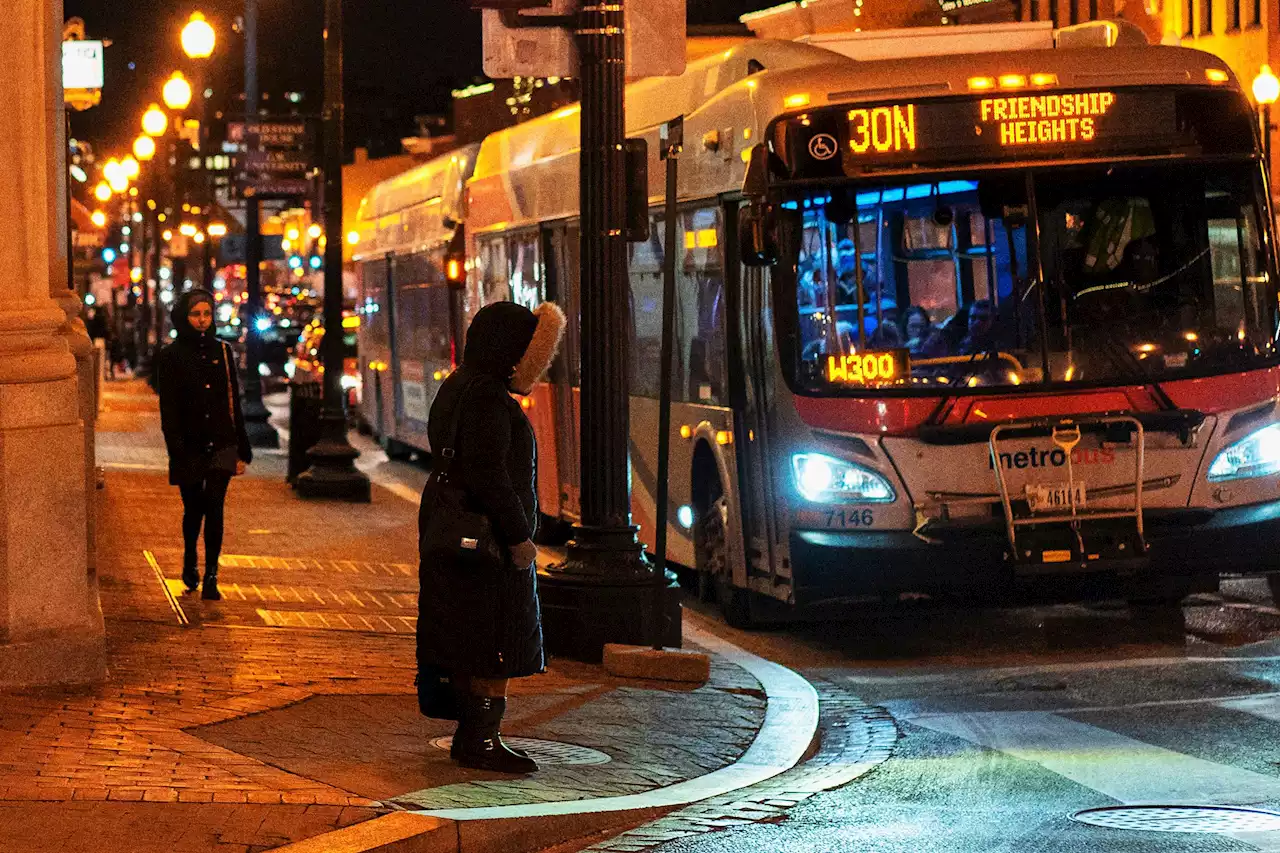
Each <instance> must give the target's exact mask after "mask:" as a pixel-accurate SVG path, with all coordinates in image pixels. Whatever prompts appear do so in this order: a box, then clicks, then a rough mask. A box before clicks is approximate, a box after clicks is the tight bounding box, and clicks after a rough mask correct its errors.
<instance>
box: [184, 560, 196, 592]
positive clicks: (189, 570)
mask: <svg viewBox="0 0 1280 853" xmlns="http://www.w3.org/2000/svg"><path fill="white" fill-rule="evenodd" d="M182 582H183V583H184V584H185V585H186V587H187V592H195V591H196V590H197V589H199V588H200V572H199V571H197V570H196V561H195V558H194V557H193V558H192V559H190V560H184V561H183V563H182Z"/></svg>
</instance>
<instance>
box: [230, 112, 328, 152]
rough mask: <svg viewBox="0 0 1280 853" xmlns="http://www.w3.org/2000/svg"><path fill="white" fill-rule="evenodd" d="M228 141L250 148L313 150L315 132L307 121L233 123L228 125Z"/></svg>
mask: <svg viewBox="0 0 1280 853" xmlns="http://www.w3.org/2000/svg"><path fill="white" fill-rule="evenodd" d="M227 141H228V142H232V143H235V144H237V145H245V146H247V147H249V148H264V149H265V148H311V147H313V146H314V144H315V132H314V130H313V128H312V125H311V122H309V121H308V120H307V119H288V120H272V121H250V122H243V121H233V122H230V123H229V124H228V125H227Z"/></svg>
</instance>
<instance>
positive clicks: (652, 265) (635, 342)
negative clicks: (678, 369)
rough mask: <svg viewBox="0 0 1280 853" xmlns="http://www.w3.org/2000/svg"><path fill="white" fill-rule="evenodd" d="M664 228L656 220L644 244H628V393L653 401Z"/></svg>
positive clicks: (658, 352) (659, 333)
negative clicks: (629, 296)
mask: <svg viewBox="0 0 1280 853" xmlns="http://www.w3.org/2000/svg"><path fill="white" fill-rule="evenodd" d="M664 227H665V224H664V222H663V220H662V219H661V218H660V217H655V218H654V220H653V222H652V223H651V225H650V228H649V239H648V240H647V241H645V242H643V243H631V244H629V245H630V251H631V353H630V359H631V393H632V394H634V395H636V396H637V397H653V398H656V397H657V396H658V365H659V363H660V361H661V359H660V356H661V354H662V249H663V247H662V242H663V235H664V233H665V232H664ZM675 375H677V376H678V375H679V374H678V373H677V374H675ZM676 387H679V386H678V385H677V386H676Z"/></svg>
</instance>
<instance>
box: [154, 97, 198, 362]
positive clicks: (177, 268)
mask: <svg viewBox="0 0 1280 853" xmlns="http://www.w3.org/2000/svg"><path fill="white" fill-rule="evenodd" d="M161 95H162V96H163V98H164V105H165V106H166V107H168V108H169V109H170V110H173V112H174V114H175V117H174V121H173V130H174V132H173V134H172V136H173V175H172V177H173V212H174V216H175V217H176V216H180V215H181V211H182V205H183V203H184V199H185V198H186V194H187V192H186V180H187V163H186V160H187V157H186V152H185V151H184V150H183V148H184V145H183V140H182V111H183V110H185V109H186V108H187V107H189V106H190V105H191V96H192V89H191V84H190V83H189V82H187V78H186V77H184V76H183V75H182V72H181V71H175V72H173V76H171V77H170V78H169V80H168V81H167V82H166V83H165V84H164V89H163V90H162V92H161ZM170 257H171V261H172V269H173V287H174V290H175V291H177V292H181V291H182V289H183V288H184V287H185V282H186V278H187V259H186V256H185V253H184V254H181V255H178V254H172V253H171V255H170ZM157 346H159V344H157Z"/></svg>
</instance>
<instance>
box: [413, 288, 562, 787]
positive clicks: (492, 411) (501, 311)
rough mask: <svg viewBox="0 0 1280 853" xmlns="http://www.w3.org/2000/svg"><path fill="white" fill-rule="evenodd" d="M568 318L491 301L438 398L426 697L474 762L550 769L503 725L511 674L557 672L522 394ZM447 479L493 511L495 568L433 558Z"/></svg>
mask: <svg viewBox="0 0 1280 853" xmlns="http://www.w3.org/2000/svg"><path fill="white" fill-rule="evenodd" d="M564 325H565V319H564V313H563V312H562V311H561V310H560V309H559V308H558V307H557V306H555V305H554V304H552V303H549V302H547V303H543V304H542V305H540V306H539V307H538V308H537V309H535V310H533V311H530V310H529V309H528V308H525V307H524V306H522V305H517V304H515V303H513V302H498V303H494V304H492V305H487V306H485V307H484V308H482V309H481V310H480V311H479V312H477V313H476V316H475V319H474V320H472V322H471V327H470V328H469V329H468V331H467V341H466V349H465V351H464V355H463V359H462V366H461V367H460V368H458V370H457V371H456V372H454V373H453V374H451V375H450V376H449V377H448V378H447V379H446V380H445V381H444V383H443V384H442V385H441V386H440V390H439V392H438V393H437V394H436V398H435V402H434V403H432V405H431V414H430V421H429V422H428V425H427V433H428V437H429V438H430V440H431V446H432V447H433V448H440V449H441V450H440V451H439V452H437V453H436V454H435V459H436V466H435V470H434V471H433V472H432V476H431V479H430V480H429V481H428V482H427V485H426V488H425V489H424V490H423V495H422V509H421V511H420V513H419V516H418V530H419V551H420V553H421V554H422V562H421V565H420V569H419V572H418V579H419V594H418V698H419V704H420V707H421V709H422V711H423V713H424V714H426V715H427V716H432V717H439V718H443V719H456V720H457V721H458V728H457V731H456V733H455V734H454V736H453V747H452V749H451V751H450V755H451V756H452V758H453V760H454V761H456V762H457V763H458V764H461V765H462V766H464V767H472V768H476V769H482V770H496V771H500V772H506V773H532V772H533V771H535V770H537V769H538V765H537V764H536V763H535V762H534V761H533V759H531V758H529V757H528V756H527V755H525V754H524V753H522V752H518V751H515V750H512V749H511V748H509V747H508V746H507V745H506V744H505V743H503V741H502V736H501V734H500V732H499V728H500V725H501V723H502V717H503V715H504V714H505V713H506V706H507V699H506V695H507V682H508V680H509V679H512V678H521V677H523V676H528V675H536V674H537V673H540V672H542V671H543V670H544V669H545V658H544V655H543V648H542V616H541V612H540V609H539V604H538V591H537V573H536V568H537V567H536V565H535V563H536V559H537V556H538V549H537V548H536V547H534V544H533V534H534V531H535V528H536V525H537V518H538V499H537V493H536V491H535V482H536V469H537V445H536V442H535V439H534V434H533V427H532V426H531V425H530V424H529V419H528V418H526V417H525V414H524V411H523V410H522V409H521V407H520V404H519V403H517V402H516V401H515V400H513V399H512V398H511V393H513V392H514V393H516V394H522V395H523V394H528V393H530V392H531V391H532V390H533V385H534V383H535V382H537V381H538V380H539V379H540V378H541V377H542V375H543V374H544V373H546V371H547V368H548V367H549V366H550V365H551V361H552V359H554V358H555V355H556V352H557V350H558V349H559V347H560V338H561V336H562V335H563V334H564ZM446 466H447V467H446ZM442 470H443V471H446V472H447V473H446V474H444V475H442V473H441V472H442ZM442 476H444V477H445V478H446V482H447V487H448V488H450V489H458V490H459V491H460V492H461V494H462V495H463V496H464V497H465V503H466V505H467V506H468V507H469V508H470V509H471V510H472V511H474V512H476V513H479V514H481V515H482V516H484V517H487V518H488V520H489V524H490V525H491V528H492V531H493V538H494V539H496V540H497V543H496V547H495V548H494V550H495V551H496V552H498V556H497V559H496V560H494V561H493V562H494V565H492V566H491V567H485V568H477V566H476V565H474V564H468V563H464V562H463V561H462V560H460V559H459V560H454V561H450V560H442V559H435V558H433V557H432V556H431V554H432V553H439V550H438V549H436V548H435V545H436V544H438V543H433V542H432V541H430V540H431V538H432V530H433V529H438V527H439V522H440V521H441V519H440V518H435V519H433V514H436V513H437V510H438V505H439V506H440V507H443V506H444V504H443V502H442V501H441V500H440V494H441V491H442V488H443V487H442V486H441V477H442ZM448 511H450V510H447V509H439V512H442V513H443V512H448ZM433 521H434V522H436V524H435V528H433ZM461 547H463V548H466V547H468V544H466V543H465V542H464V544H462V546H461ZM470 547H475V546H474V545H472V546H470ZM503 563H505V564H506V565H505V566H504V565H502V564H503Z"/></svg>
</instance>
